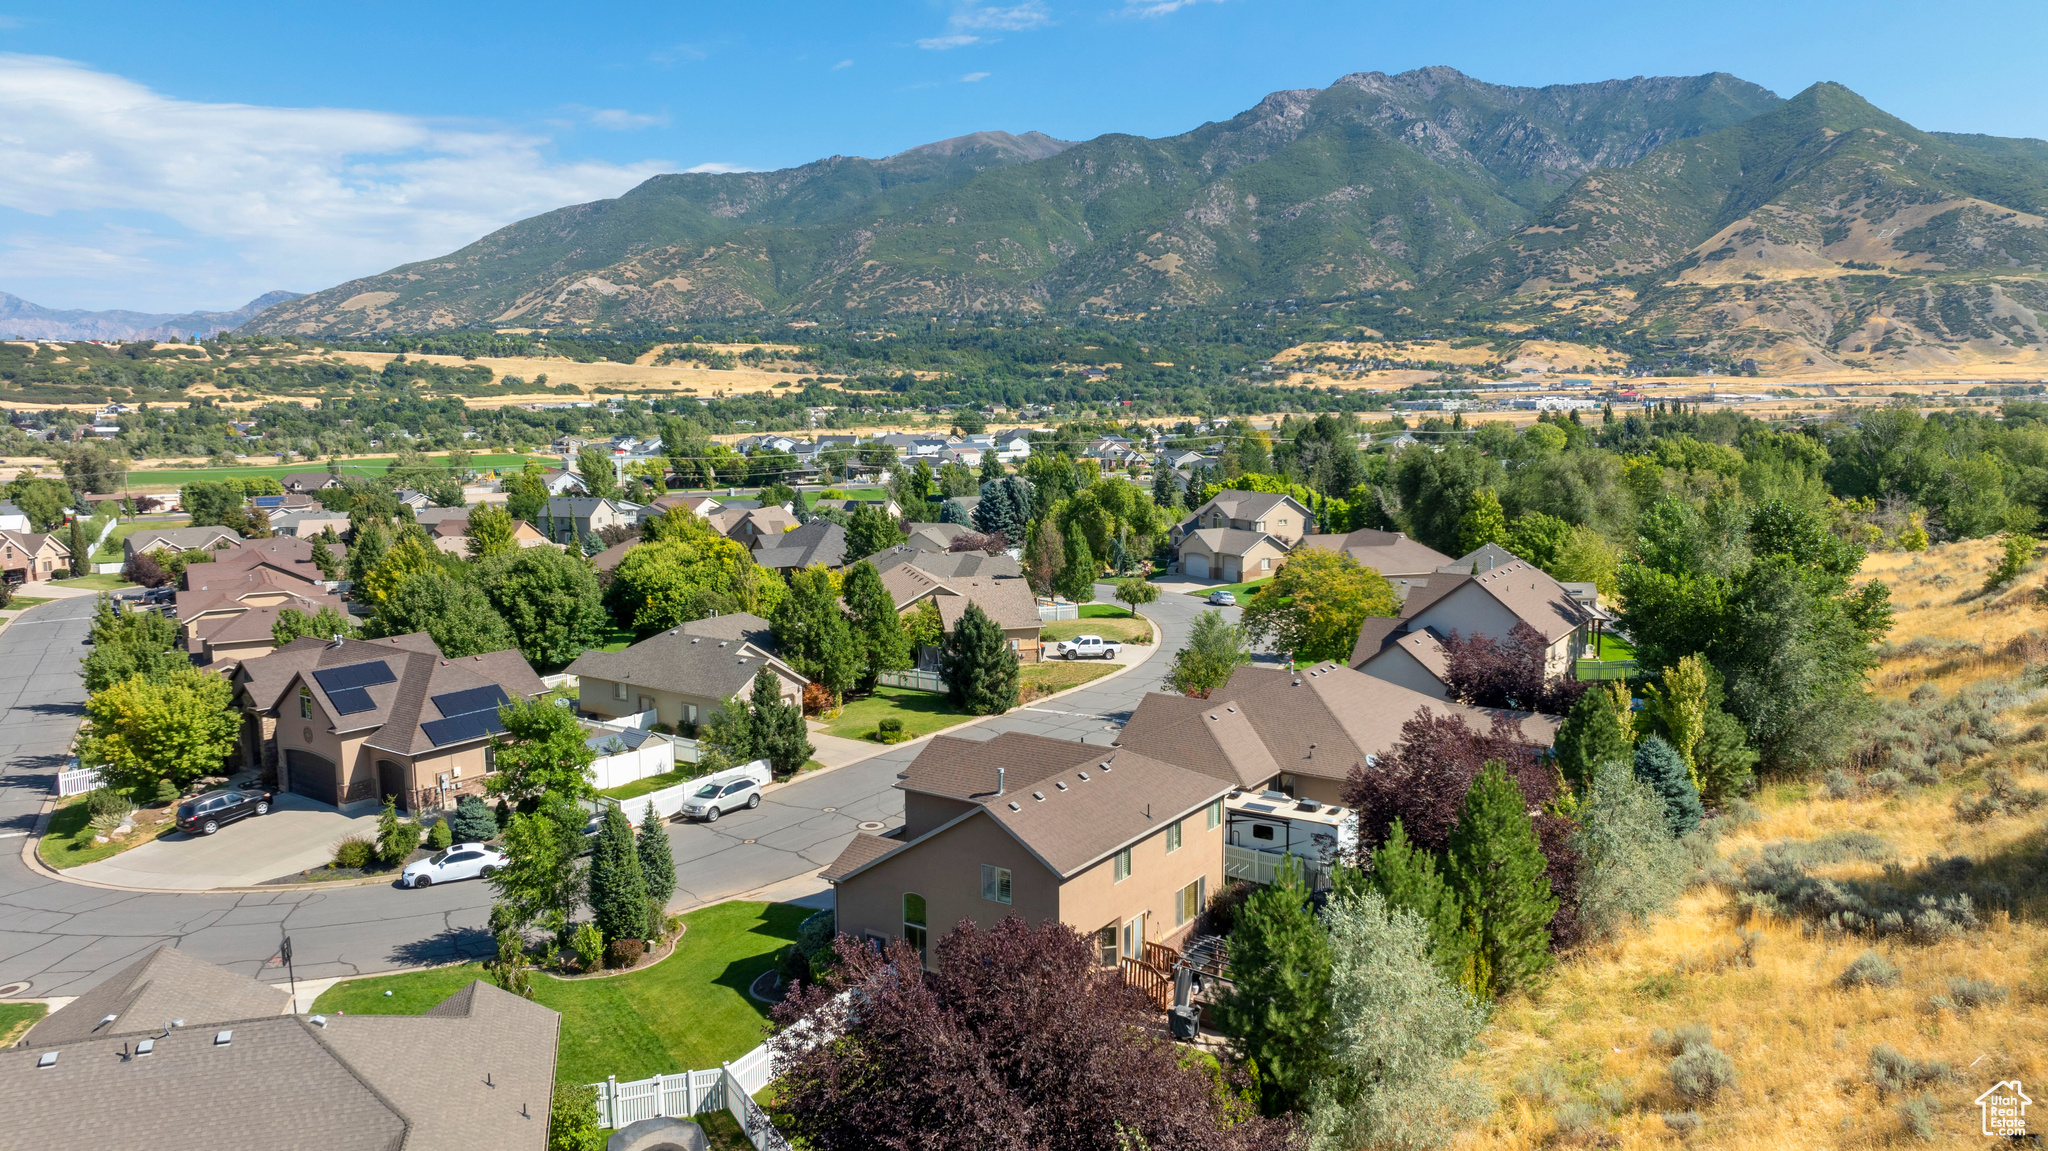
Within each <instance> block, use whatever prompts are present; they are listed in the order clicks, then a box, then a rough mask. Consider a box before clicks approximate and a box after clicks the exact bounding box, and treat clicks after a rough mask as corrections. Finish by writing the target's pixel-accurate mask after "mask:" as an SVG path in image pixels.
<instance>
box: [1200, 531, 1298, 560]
mask: <svg viewBox="0 0 2048 1151" xmlns="http://www.w3.org/2000/svg"><path fill="white" fill-rule="evenodd" d="M1261 540H1264V541H1266V542H1268V543H1271V544H1272V545H1273V546H1274V547H1275V548H1277V549H1279V550H1280V551H1282V552H1284V551H1286V550H1287V545H1286V544H1283V543H1281V542H1280V541H1279V540H1276V539H1274V538H1273V537H1272V536H1269V535H1267V534H1266V533H1265V532H1254V531H1246V530H1245V529H1243V528H1198V529H1196V530H1195V531H1191V532H1189V533H1188V534H1187V535H1186V536H1185V537H1183V538H1182V540H1181V546H1182V547H1186V546H1187V545H1188V543H1189V542H1190V541H1193V542H1195V543H1198V544H1200V545H1201V546H1202V548H1203V549H1204V550H1206V551H1207V552H1209V554H1211V555H1221V556H1241V555H1244V554H1245V553H1247V552H1249V551H1251V550H1252V549H1253V548H1255V547H1257V546H1259V541H1261Z"/></svg>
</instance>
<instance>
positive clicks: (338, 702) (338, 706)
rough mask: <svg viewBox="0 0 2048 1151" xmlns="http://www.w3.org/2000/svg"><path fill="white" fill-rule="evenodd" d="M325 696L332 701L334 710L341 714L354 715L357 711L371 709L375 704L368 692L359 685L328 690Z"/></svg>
mask: <svg viewBox="0 0 2048 1151" xmlns="http://www.w3.org/2000/svg"><path fill="white" fill-rule="evenodd" d="M327 698H328V699H331V700H333V701H334V710H335V711H337V712H340V713H341V714H342V715H354V714H356V713H357V712H359V711H372V710H374V709H375V708H376V706H377V705H376V704H375V703H374V702H372V701H371V699H370V693H369V692H367V691H364V690H363V689H362V688H359V687H345V688H342V689H341V690H340V691H330V692H328V693H327Z"/></svg>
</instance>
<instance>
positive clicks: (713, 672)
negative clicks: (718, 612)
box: [566, 612, 810, 731]
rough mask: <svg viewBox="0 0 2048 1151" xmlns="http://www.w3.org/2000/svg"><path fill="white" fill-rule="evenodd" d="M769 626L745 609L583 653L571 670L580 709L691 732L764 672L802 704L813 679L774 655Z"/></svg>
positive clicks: (788, 697)
mask: <svg viewBox="0 0 2048 1151" xmlns="http://www.w3.org/2000/svg"><path fill="white" fill-rule="evenodd" d="M767 634H768V621H767V620H765V619H762V618H761V617H760V616H756V615H749V614H747V613H745V612H735V613H734V614H731V615H722V616H713V617H712V618H710V619H701V620H695V621H692V622H690V623H686V624H683V625H682V626H680V627H675V628H671V629H669V630H668V631H665V632H661V633H660V634H658V635H653V636H649V637H648V638H646V639H643V640H641V641H640V642H639V643H636V644H634V645H633V646H631V647H629V648H627V649H626V650H624V651H586V652H584V653H583V654H582V655H580V656H577V657H576V660H575V662H573V663H571V664H570V665H569V666H568V668H567V669H566V670H567V671H568V673H569V674H570V675H573V676H576V677H577V679H578V682H579V685H580V686H579V689H578V693H577V700H576V703H577V707H578V709H579V710H580V711H582V712H583V714H585V715H588V716H594V717H597V718H599V719H616V718H618V717H620V716H629V715H639V714H641V713H643V712H649V711H651V712H654V713H655V722H657V723H664V724H667V725H668V726H669V727H671V728H673V729H675V730H677V731H685V730H689V729H693V728H695V727H696V725H698V724H700V723H703V722H704V721H705V720H707V719H709V718H710V717H711V714H712V713H713V712H715V711H717V710H718V708H719V706H720V705H722V704H723V703H724V702H725V700H726V699H727V698H728V697H730V696H735V695H739V696H745V695H747V694H749V693H750V692H751V691H752V690H753V685H754V676H755V675H757V674H759V672H760V670H761V669H762V668H763V667H766V668H768V669H769V670H770V671H772V672H774V673H775V675H776V676H777V677H779V678H780V679H781V680H782V698H783V700H784V701H785V702H788V703H801V702H802V700H803V693H804V686H805V685H806V684H808V683H809V682H810V681H809V680H807V679H805V678H804V677H803V676H801V675H798V674H797V673H796V670H795V669H794V668H792V667H790V666H789V665H788V664H786V663H783V662H782V661H781V660H779V659H776V658H775V657H774V656H773V655H771V654H770V652H771V651H772V650H773V646H772V645H773V641H772V640H767V641H766V643H765V644H764V643H761V642H757V641H760V640H763V639H764V638H765V637H766V636H767Z"/></svg>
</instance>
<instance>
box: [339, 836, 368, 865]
mask: <svg viewBox="0 0 2048 1151" xmlns="http://www.w3.org/2000/svg"><path fill="white" fill-rule="evenodd" d="M376 858H377V845H376V844H374V843H371V842H370V841H369V839H368V838H367V837H365V836H361V835H351V836H347V837H345V838H343V839H342V840H341V841H340V842H338V843H336V844H335V845H334V866H336V867H346V868H349V869H351V870H357V871H360V870H361V869H363V868H365V867H368V866H370V864H371V863H372V862H374V861H375V860H376Z"/></svg>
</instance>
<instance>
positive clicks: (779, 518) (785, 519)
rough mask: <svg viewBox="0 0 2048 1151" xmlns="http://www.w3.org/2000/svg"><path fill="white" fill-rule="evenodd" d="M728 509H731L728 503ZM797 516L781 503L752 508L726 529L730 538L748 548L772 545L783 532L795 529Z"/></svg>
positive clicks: (754, 548)
mask: <svg viewBox="0 0 2048 1151" xmlns="http://www.w3.org/2000/svg"><path fill="white" fill-rule="evenodd" d="M727 510H728V511H729V510H731V508H730V505H728V507H727ZM796 526H797V522H796V516H795V515H793V514H792V513H791V512H790V510H789V509H788V508H786V507H783V506H782V505H781V504H769V505H768V506H766V507H757V508H751V509H749V510H747V511H746V512H744V513H742V514H741V515H740V517H739V518H738V519H737V520H734V521H733V523H732V526H730V527H728V528H726V529H725V534H726V537H727V538H728V539H733V540H737V541H739V542H740V543H742V544H744V545H746V547H747V550H749V551H753V550H756V549H759V548H764V547H770V546H772V545H773V544H774V543H775V542H776V541H778V540H780V539H781V538H782V534H783V533H784V532H787V531H791V530H793V529H795V528H796Z"/></svg>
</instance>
